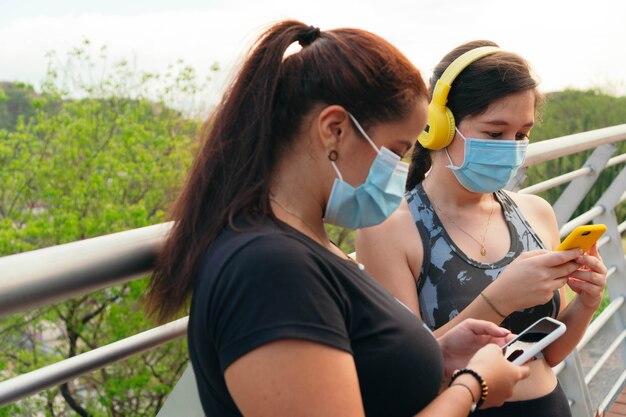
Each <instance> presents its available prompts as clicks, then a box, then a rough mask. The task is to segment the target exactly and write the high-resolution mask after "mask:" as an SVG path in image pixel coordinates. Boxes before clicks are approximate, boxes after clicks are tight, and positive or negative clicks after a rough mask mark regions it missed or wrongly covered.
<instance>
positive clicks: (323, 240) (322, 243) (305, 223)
mask: <svg viewBox="0 0 626 417" xmlns="http://www.w3.org/2000/svg"><path fill="white" fill-rule="evenodd" d="M270 201H273V202H274V203H276V205H277V206H278V207H280V208H281V209H283V210H284V211H285V212H286V213H288V214H290V215H292V216H293V217H295V218H296V219H298V220H300V221H301V222H302V224H303V225H305V226H306V228H307V229H309V232H311V233H313V235H315V237H316V238H317V239H319V243H320V245H322V246H324V247H327V246H326V243H325V242H326V241H327V240H328V241H330V240H329V239H328V237H326V239H324V238H323V237H321V236H320V235H318V234H317V233H316V232H315V229H313V228H312V227H311V226H310V225H309V223H307V222H306V221H305V220H304V219H303V218H302V217H300V216H298V215H297V214H296V213H294V212H293V211H291V210H288V209H287V208H286V207H285V206H283V205H282V204H280V203H279V202H278V201H277V200H275V199H273V198H271V197H270ZM331 243H332V242H331Z"/></svg>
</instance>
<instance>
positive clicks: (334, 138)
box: [317, 104, 349, 154]
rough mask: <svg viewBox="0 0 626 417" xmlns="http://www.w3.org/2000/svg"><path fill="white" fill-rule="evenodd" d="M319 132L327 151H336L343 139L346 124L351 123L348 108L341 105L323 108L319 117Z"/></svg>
mask: <svg viewBox="0 0 626 417" xmlns="http://www.w3.org/2000/svg"><path fill="white" fill-rule="evenodd" d="M317 123H318V132H319V136H320V139H321V140H322V144H323V146H324V148H325V150H326V153H327V154H328V153H330V152H331V151H336V149H337V147H338V146H339V145H340V143H341V142H342V141H343V138H344V132H345V131H346V129H345V126H344V125H345V124H346V123H349V116H348V112H347V111H346V109H344V108H343V107H341V106H339V105H336V104H334V105H331V106H328V107H325V108H323V109H322V110H321V111H320V113H319V116H318V117H317Z"/></svg>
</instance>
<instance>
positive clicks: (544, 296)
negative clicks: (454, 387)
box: [356, 41, 606, 417]
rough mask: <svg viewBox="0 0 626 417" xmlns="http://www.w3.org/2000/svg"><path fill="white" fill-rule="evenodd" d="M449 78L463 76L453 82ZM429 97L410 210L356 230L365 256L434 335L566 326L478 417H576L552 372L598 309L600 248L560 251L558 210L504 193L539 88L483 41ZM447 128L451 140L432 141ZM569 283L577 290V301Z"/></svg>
mask: <svg viewBox="0 0 626 417" xmlns="http://www.w3.org/2000/svg"><path fill="white" fill-rule="evenodd" d="M468 61H469V64H468ZM463 64H467V66H463ZM448 68H451V70H450V71H451V72H449V71H448ZM451 73H456V74H457V75H456V77H455V78H453V81H451V82H450V83H448V81H449V79H448V78H449V74H451ZM444 79H445V80H444ZM440 80H441V82H440ZM444 83H445V87H446V89H443V90H442V89H441V87H442V86H443V85H444ZM448 89H449V90H448ZM430 91H431V96H432V101H431V107H429V109H430V110H431V113H430V115H429V125H428V128H427V129H426V130H425V134H423V135H422V136H420V140H419V141H418V143H416V145H415V148H414V151H413V158H412V161H411V166H410V169H409V175H408V181H407V193H406V201H404V202H403V203H402V204H401V206H400V208H399V209H398V210H397V211H396V212H395V213H394V214H393V215H392V216H391V217H390V218H389V219H388V220H387V221H385V222H384V223H382V224H380V225H378V226H375V227H371V228H367V229H363V230H360V231H359V232H358V233H357V240H356V249H357V259H358V260H359V261H360V262H362V263H363V264H364V265H365V269H366V270H367V271H368V272H369V273H370V274H372V275H373V276H374V277H375V278H377V279H378V280H379V281H380V282H381V283H382V284H383V285H384V286H385V287H387V288H388V289H389V290H390V291H391V292H392V293H393V294H394V295H395V296H396V297H398V299H399V300H401V301H402V302H403V303H404V304H406V305H407V306H408V307H409V308H410V309H411V310H412V311H413V312H414V313H415V314H416V315H419V316H420V317H421V318H422V320H423V321H424V322H425V323H426V324H427V325H428V326H429V327H430V329H431V330H433V331H434V333H435V335H436V336H441V335H444V334H446V332H448V331H450V329H453V328H454V326H455V325H457V324H458V323H461V322H462V321H463V320H464V319H467V318H475V319H482V320H489V321H491V322H493V323H495V324H498V325H501V326H503V327H505V328H508V329H510V330H511V331H512V332H514V333H519V332H521V331H522V330H524V328H526V327H527V326H528V325H530V324H532V323H533V322H535V321H536V320H538V319H540V318H541V317H544V316H551V317H554V318H558V319H559V320H561V321H562V322H564V323H565V324H566V325H567V331H566V333H565V334H564V335H563V336H561V337H560V338H559V339H558V340H557V341H556V342H554V343H553V344H551V345H550V346H548V348H546V349H545V350H544V352H543V357H542V358H539V359H538V360H535V361H533V362H530V363H529V366H530V369H531V374H530V377H529V378H528V379H526V380H524V381H522V382H520V383H519V384H518V385H517V386H516V388H515V392H514V394H513V396H512V397H511V398H510V399H509V400H508V401H507V402H506V403H505V404H504V405H503V406H502V407H497V408H490V409H488V410H479V411H478V412H477V413H476V414H477V415H481V416H533V417H540V416H546V417H548V416H568V415H570V410H569V405H568V401H567V399H566V398H565V395H564V394H563V391H562V389H561V387H560V386H559V385H558V384H557V379H556V376H555V375H554V372H553V371H552V369H551V367H553V366H555V365H557V364H558V363H559V362H561V361H562V360H563V359H564V358H565V357H566V356H567V355H568V354H569V353H570V352H571V351H572V350H573V349H575V347H576V345H577V343H578V342H579V340H580V339H581V337H582V335H583V334H584V332H585V329H586V328H587V325H588V324H589V322H590V320H591V318H592V316H593V313H594V311H595V310H596V309H597V307H598V306H599V305H600V302H601V300H602V293H603V289H604V285H605V282H606V268H605V266H604V265H603V264H602V260H601V258H600V257H599V255H598V252H597V249H596V248H595V247H593V248H592V250H590V251H589V253H588V254H587V255H584V256H581V253H579V250H578V249H573V250H570V251H562V252H552V251H551V250H553V249H555V248H556V246H557V245H558V244H559V230H558V227H557V222H556V217H555V215H554V212H553V210H552V207H551V206H550V205H549V204H548V203H547V202H546V201H544V200H543V199H541V198H540V197H537V196H534V195H526V194H517V193H513V192H509V191H504V190H502V188H503V187H504V186H505V185H506V184H507V183H508V182H509V180H510V179H511V178H512V176H513V175H514V174H515V171H516V170H517V168H518V167H519V166H520V165H521V163H522V162H523V160H524V155H525V151H526V147H527V145H528V136H529V135H530V131H531V129H532V127H533V124H534V121H535V112H536V108H537V106H538V104H539V102H540V100H541V96H540V94H539V93H538V91H537V82H536V81H535V79H534V78H533V77H532V75H531V71H530V69H529V66H528V64H527V63H526V61H525V60H524V59H522V58H521V57H520V56H518V55H516V54H513V53H510V52H506V51H503V50H501V49H499V48H497V45H496V44H494V43H493V42H488V41H475V42H470V43H467V44H464V45H461V46H459V47H458V48H456V49H454V50H453V51H451V52H450V53H449V54H447V55H446V56H445V57H444V58H443V59H442V60H441V62H440V63H439V64H438V65H437V67H436V68H435V70H434V72H433V76H432V78H431V85H430ZM442 91H443V94H444V95H442V94H441V92H442ZM446 95H447V96H446ZM433 103H434V104H433ZM438 105H445V106H446V107H447V109H448V110H449V112H450V114H451V116H452V117H453V119H454V121H453V122H452V123H450V124H449V126H446V122H447V121H448V120H450V119H449V118H448V117H443V118H441V119H436V118H435V117H431V115H432V114H438V109H439V107H437V106H438ZM444 116H445V114H444ZM442 127H443V132H444V133H445V135H444V136H443V138H444V139H447V140H448V141H447V142H446V141H442V143H435V142H433V141H432V139H433V138H435V136H434V133H433V132H434V131H436V130H437V128H439V130H442V129H441V128H442ZM448 133H449V136H447V135H448ZM436 137H437V138H438V137H439V136H436ZM423 138H424V139H423ZM425 139H428V140H425ZM422 142H423V143H422ZM427 173H428V175H427ZM565 284H568V285H569V286H570V287H571V288H572V290H573V291H575V292H576V293H578V295H577V296H576V297H575V298H574V299H573V301H571V302H570V303H569V304H567V303H566V302H565V296H564V295H565V294H564V292H563V290H564V288H563V286H564V285H565Z"/></svg>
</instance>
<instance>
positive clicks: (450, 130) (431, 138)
mask: <svg viewBox="0 0 626 417" xmlns="http://www.w3.org/2000/svg"><path fill="white" fill-rule="evenodd" d="M501 51H502V49H500V48H498V47H495V46H481V47H480V48H476V49H472V50H470V51H467V52H465V53H464V54H463V55H461V56H460V57H458V58H457V59H455V60H454V61H453V62H452V63H451V64H450V65H449V66H448V68H446V70H445V71H444V72H443V74H442V75H441V77H440V78H439V79H438V80H437V84H435V90H434V91H433V98H432V100H431V101H430V104H429V105H428V122H427V123H426V128H425V129H424V131H423V132H422V133H421V134H420V136H419V138H418V140H419V142H420V143H421V144H422V146H423V147H424V148H426V149H433V150H437V149H442V148H445V147H446V146H448V145H449V144H450V142H452V139H453V138H454V115H453V114H452V112H451V111H450V109H449V108H448V107H446V103H448V92H449V91H450V86H451V85H452V82H453V81H454V79H455V78H456V77H458V75H459V74H460V73H461V71H463V70H464V69H465V67H467V66H468V65H469V64H471V63H472V62H474V61H477V60H479V59H480V58H482V57H484V56H487V55H491V54H495V53H498V52H501Z"/></svg>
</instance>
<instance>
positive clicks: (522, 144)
mask: <svg viewBox="0 0 626 417" xmlns="http://www.w3.org/2000/svg"><path fill="white" fill-rule="evenodd" d="M456 131H457V133H458V134H459V135H460V136H461V138H463V140H464V141H465V147H464V149H465V157H464V159H463V164H462V165H461V166H455V165H454V164H453V163H452V159H450V154H448V148H446V149H445V151H446V155H448V160H449V161H450V165H448V168H450V169H451V170H452V172H453V173H454V175H455V176H456V179H457V180H458V181H459V183H460V184H461V185H462V186H463V187H465V188H466V189H467V190H469V191H473V192H475V193H493V192H495V191H498V190H501V189H502V188H504V187H505V186H506V185H507V184H508V182H509V181H510V180H511V178H513V176H514V175H515V173H516V172H517V169H518V168H519V167H520V166H521V165H522V162H524V158H525V157H526V149H527V148H528V139H526V140H493V139H474V138H466V137H465V136H463V134H462V133H461V132H459V129H457V130H456Z"/></svg>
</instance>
